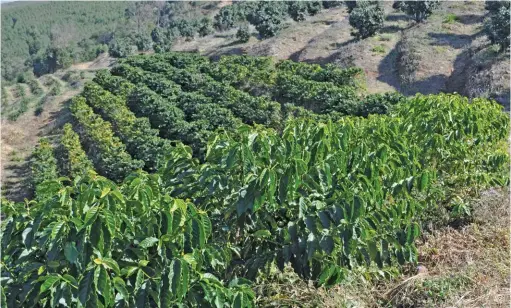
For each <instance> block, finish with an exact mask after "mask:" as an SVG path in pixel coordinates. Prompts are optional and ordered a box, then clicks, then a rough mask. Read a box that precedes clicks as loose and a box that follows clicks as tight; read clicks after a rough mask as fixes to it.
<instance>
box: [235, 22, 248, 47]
mask: <svg viewBox="0 0 511 308" xmlns="http://www.w3.org/2000/svg"><path fill="white" fill-rule="evenodd" d="M236 38H237V39H238V41H240V42H241V43H246V42H248V40H249V39H250V30H249V28H248V25H241V26H240V27H239V29H238V32H236Z"/></svg>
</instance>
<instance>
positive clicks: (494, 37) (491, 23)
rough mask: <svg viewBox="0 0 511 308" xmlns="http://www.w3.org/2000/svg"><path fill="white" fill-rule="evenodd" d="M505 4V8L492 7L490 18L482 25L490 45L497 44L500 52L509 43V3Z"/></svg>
mask: <svg viewBox="0 0 511 308" xmlns="http://www.w3.org/2000/svg"><path fill="white" fill-rule="evenodd" d="M491 2H493V1H491ZM506 3H507V6H506V5H501V6H499V7H498V8H495V6H494V7H492V8H491V10H490V16H489V17H488V18H487V19H486V21H485V23H484V32H485V33H486V35H487V36H488V38H489V39H490V41H491V43H492V44H498V45H499V46H500V51H505V50H506V49H507V48H508V47H509V43H510V31H509V26H510V24H509V18H510V14H509V2H506ZM486 7H488V6H486Z"/></svg>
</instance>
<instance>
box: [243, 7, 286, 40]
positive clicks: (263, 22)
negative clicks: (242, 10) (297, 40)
mask: <svg viewBox="0 0 511 308" xmlns="http://www.w3.org/2000/svg"><path fill="white" fill-rule="evenodd" d="M286 14H287V5H286V3H285V2H260V3H259V5H258V7H257V9H255V10H253V11H251V12H250V13H249V14H248V16H247V20H248V21H249V22H250V23H251V24H253V25H254V26H255V28H256V29H257V31H258V32H259V35H260V36H261V37H262V38H263V39H264V38H269V37H272V36H275V35H277V33H278V32H279V31H280V30H281V29H282V23H283V21H284V18H285V17H286Z"/></svg>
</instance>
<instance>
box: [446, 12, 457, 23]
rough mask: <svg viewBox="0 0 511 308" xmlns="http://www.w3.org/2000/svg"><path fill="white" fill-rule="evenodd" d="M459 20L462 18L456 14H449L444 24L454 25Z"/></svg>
mask: <svg viewBox="0 0 511 308" xmlns="http://www.w3.org/2000/svg"><path fill="white" fill-rule="evenodd" d="M459 20H460V18H459V17H458V16H456V14H453V13H449V14H447V16H445V19H444V21H442V23H444V24H452V23H455V22H457V21H459Z"/></svg>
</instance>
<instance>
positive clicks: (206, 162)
mask: <svg viewBox="0 0 511 308" xmlns="http://www.w3.org/2000/svg"><path fill="white" fill-rule="evenodd" d="M361 74H362V71H361V70H359V69H347V70H341V69H339V68H336V67H333V66H326V67H320V66H317V65H309V64H305V63H295V62H291V61H284V62H275V61H273V60H272V59H271V58H264V57H261V58H253V57H245V56H235V57H224V58H221V59H220V60H219V61H216V62H215V61H211V60H209V59H208V58H205V57H200V56H198V55H194V54H179V53H169V54H159V55H154V56H134V57H130V58H127V59H125V60H123V61H121V63H120V64H119V65H118V66H117V67H115V68H113V69H112V71H111V72H109V71H106V70H105V71H100V72H98V73H97V75H96V77H95V79H94V80H93V82H91V83H88V84H87V85H86V86H85V88H84V91H83V93H82V94H81V95H80V96H77V97H75V98H74V99H73V102H72V103H71V106H70V109H71V112H72V113H73V117H74V121H73V123H72V124H67V125H66V126H65V127H64V133H63V135H62V137H61V139H60V140H58V141H57V143H58V146H55V147H54V148H52V145H51V144H50V143H49V142H48V141H46V140H42V141H41V143H40V146H39V147H38V149H37V151H36V155H35V161H34V167H33V172H34V181H33V185H34V188H35V200H34V201H31V202H30V203H28V206H25V205H24V204H15V203H12V202H9V201H4V202H3V204H2V212H3V214H4V215H5V217H6V219H4V220H3V223H2V228H3V229H2V234H3V235H2V249H3V257H2V260H3V271H2V276H3V277H6V278H7V279H6V280H5V281H6V283H4V285H3V288H2V292H3V293H2V301H7V302H6V303H5V302H4V303H5V304H7V306H9V307H11V306H12V307H22V306H30V305H34V304H40V305H41V306H54V305H57V303H60V304H62V305H67V306H75V305H78V306H91V305H92V306H93V307H103V306H104V307H114V306H119V305H123V306H126V307H170V306H179V305H184V306H198V307H254V306H257V305H258V300H259V299H258V298H259V297H260V296H262V294H260V293H259V292H260V291H258V289H256V288H254V284H255V283H256V282H260V281H261V280H263V281H264V280H265V279H269V278H268V277H270V273H271V272H274V271H276V270H281V271H284V270H285V269H286V268H289V267H290V268H291V269H292V271H293V272H294V273H296V275H298V276H299V277H300V278H301V279H303V280H305V281H312V283H313V284H314V286H315V287H320V286H321V287H327V288H328V287H332V286H335V285H338V284H340V283H343V282H344V281H346V280H347V279H348V277H350V275H351V273H352V272H353V271H357V273H360V272H361V271H362V272H364V274H365V275H366V276H365V277H366V278H367V279H372V278H374V277H383V279H389V278H392V277H395V276H396V275H397V274H398V273H400V272H402V271H403V269H404V268H405V266H406V265H407V264H415V263H416V262H417V260H418V252H417V247H416V242H417V239H418V237H419V236H420V235H421V233H422V232H423V231H424V230H425V229H426V228H428V226H429V225H430V224H431V223H432V222H435V223H437V222H438V221H439V220H441V219H443V218H444V216H446V217H447V220H451V221H453V220H462V219H465V218H466V215H468V214H467V213H468V212H467V210H468V201H469V200H471V198H473V197H475V196H477V194H478V193H479V191H480V190H482V189H484V188H487V187H495V186H507V185H509V156H508V153H507V150H506V142H507V138H508V131H509V118H508V117H507V116H506V115H505V114H504V113H503V112H502V111H501V107H500V106H498V105H497V104H495V103H493V102H491V101H488V100H485V99H475V100H473V101H471V102H469V101H468V99H466V98H463V97H461V96H459V95H447V94H441V95H429V96H423V95H417V96H415V97H411V98H407V97H403V96H401V95H399V94H384V95H367V94H366V93H365V89H364V85H363V83H362V82H361V80H362V78H361ZM55 157H57V158H59V159H58V163H56V160H55ZM59 176H62V177H59ZM442 215H444V216H442ZM64 303H65V304H64Z"/></svg>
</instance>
